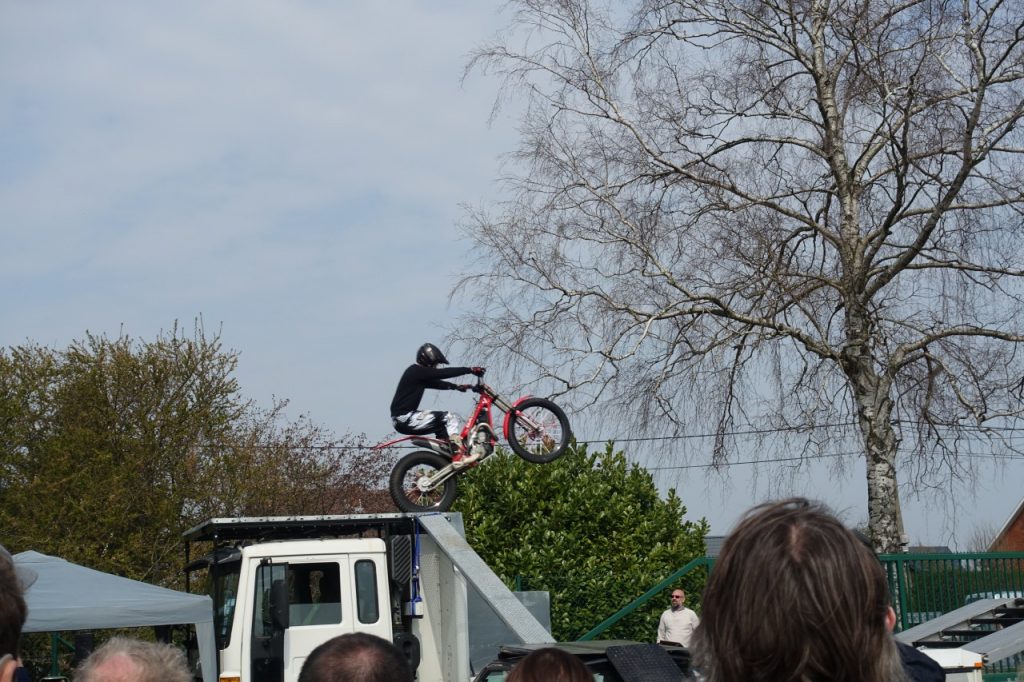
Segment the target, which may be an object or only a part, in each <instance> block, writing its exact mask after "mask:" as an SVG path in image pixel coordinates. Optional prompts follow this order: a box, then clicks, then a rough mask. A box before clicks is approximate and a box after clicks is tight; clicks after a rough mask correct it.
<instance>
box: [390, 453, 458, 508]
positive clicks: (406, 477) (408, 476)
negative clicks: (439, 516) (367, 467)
mask: <svg viewBox="0 0 1024 682" xmlns="http://www.w3.org/2000/svg"><path fill="white" fill-rule="evenodd" d="M449 463H450V462H449V461H448V460H447V459H445V458H444V457H442V456H441V455H437V454H434V453H433V452H428V451H426V450H418V451H416V452H412V453H410V454H408V455H406V456H405V457H403V458H402V459H400V460H398V464H396V465H395V468H394V469H392V470H391V480H390V483H389V486H388V488H389V490H390V491H391V499H392V500H393V501H394V503H395V506H397V507H398V508H399V509H401V510H402V511H404V512H411V513H415V512H439V511H448V510H449V509H451V506H452V503H454V502H455V495H456V494H457V493H458V490H457V488H456V485H455V478H456V477H455V476H451V477H450V478H448V479H447V480H446V481H445V482H444V483H442V484H441V485H439V486H438V487H436V488H434V489H433V490H430V491H426V492H424V491H421V490H419V489H418V488H417V487H416V482H417V481H418V480H419V478H420V477H421V476H424V475H431V474H433V473H435V472H437V471H439V470H441V469H443V468H445V467H446V466H448V464H449Z"/></svg>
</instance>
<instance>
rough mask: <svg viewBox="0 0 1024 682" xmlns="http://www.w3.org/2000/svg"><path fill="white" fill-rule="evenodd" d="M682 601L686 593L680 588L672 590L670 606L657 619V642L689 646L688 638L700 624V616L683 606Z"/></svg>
mask: <svg viewBox="0 0 1024 682" xmlns="http://www.w3.org/2000/svg"><path fill="white" fill-rule="evenodd" d="M684 603H686V593H685V592H683V591H682V590H680V589H675V590H673V591H672V606H671V608H669V609H667V610H666V611H665V613H663V614H661V620H660V621H658V644H668V645H674V646H685V647H688V646H690V638H691V637H693V631H694V630H696V629H697V625H699V624H700V618H698V617H697V614H696V613H694V612H693V609H688V608H686V607H685V606H683V604H684Z"/></svg>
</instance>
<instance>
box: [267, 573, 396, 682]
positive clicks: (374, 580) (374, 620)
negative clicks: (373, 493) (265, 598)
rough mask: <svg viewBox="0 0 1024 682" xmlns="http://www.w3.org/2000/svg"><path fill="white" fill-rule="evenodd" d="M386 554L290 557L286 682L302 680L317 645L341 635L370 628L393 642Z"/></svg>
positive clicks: (285, 654)
mask: <svg viewBox="0 0 1024 682" xmlns="http://www.w3.org/2000/svg"><path fill="white" fill-rule="evenodd" d="M382 557H383V555H365V556H363V555H358V554H354V555H349V556H345V557H337V558H331V559H330V560H323V559H316V560H310V561H309V562H300V561H297V560H295V559H292V560H291V561H290V563H289V564H288V573H289V587H290V591H289V594H290V598H291V603H290V607H289V611H290V618H289V621H290V624H289V627H288V630H287V632H286V633H285V640H284V679H285V680H286V682H294V680H297V679H298V677H299V672H301V670H302V666H303V664H304V663H305V662H306V659H307V658H308V657H309V654H310V653H311V652H312V651H313V649H315V648H316V647H318V646H320V644H322V643H324V642H326V641H327V640H329V639H331V638H332V637H336V636H337V635H340V634H344V633H348V632H366V633H369V634H372V635H377V636H378V637H382V638H384V639H387V640H388V641H391V621H390V613H389V612H388V602H387V599H386V595H387V593H386V573H383V571H384V570H386V569H385V568H384V562H383V559H382ZM382 587H384V591H382V589H381V588H382Z"/></svg>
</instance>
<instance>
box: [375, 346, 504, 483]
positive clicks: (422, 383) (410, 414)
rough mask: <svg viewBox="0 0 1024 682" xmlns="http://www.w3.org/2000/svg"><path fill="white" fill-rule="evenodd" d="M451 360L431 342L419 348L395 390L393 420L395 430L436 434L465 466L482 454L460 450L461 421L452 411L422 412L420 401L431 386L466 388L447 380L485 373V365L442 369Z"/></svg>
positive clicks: (454, 461)
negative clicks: (413, 360)
mask: <svg viewBox="0 0 1024 682" xmlns="http://www.w3.org/2000/svg"><path fill="white" fill-rule="evenodd" d="M447 364H448V359H447V358H446V357H445V356H444V353H442V352H441V349H440V348H438V347H437V346H435V345H434V344H432V343H425V344H423V345H422V346H420V348H419V350H418V351H416V364H413V365H409V367H408V368H407V369H406V370H405V372H403V373H402V378H401V379H399V380H398V388H396V389H395V397H394V398H393V399H392V400H391V422H392V423H393V424H394V426H395V430H396V431H398V432H399V433H403V434H406V435H422V434H428V433H433V434H434V435H435V437H436V438H437V439H438V440H440V441H441V442H442V443H446V444H447V446H448V449H449V450H450V451H451V454H452V455H453V457H452V462H453V463H455V464H456V465H460V466H464V465H466V464H469V463H471V462H472V461H473V460H476V459H478V458H479V456H476V457H473V456H466V457H463V456H462V455H461V453H460V452H459V450H460V440H461V439H460V438H459V420H458V418H457V417H456V416H455V415H454V414H452V413H451V412H442V411H421V410H420V409H419V407H420V401H421V400H423V392H424V391H425V390H426V389H428V388H432V389H435V390H438V391H451V390H455V391H466V390H467V389H469V386H468V385H465V384H453V383H451V382H449V381H445V379H451V378H453V377H458V376H462V375H464V374H473V375H475V376H478V377H482V376H483V375H484V371H485V370H484V368H483V367H448V368H447V369H442V368H440V367H438V365H447Z"/></svg>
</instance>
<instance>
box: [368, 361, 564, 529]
mask: <svg viewBox="0 0 1024 682" xmlns="http://www.w3.org/2000/svg"><path fill="white" fill-rule="evenodd" d="M470 389H471V390H472V391H473V392H475V393H477V394H479V396H480V397H479V399H478V400H477V403H476V409H475V410H474V411H473V416H472V417H470V418H469V420H467V421H466V425H465V426H464V427H463V428H462V433H461V434H460V435H461V437H462V446H461V447H460V448H459V452H458V454H459V455H460V456H461V458H462V459H470V460H472V462H471V463H470V464H461V463H455V462H453V457H452V453H451V451H450V450H449V449H448V446H447V443H445V442H444V441H440V440H437V439H436V438H432V437H429V436H425V435H418V436H403V437H402V438H398V439H396V440H392V441H388V442H387V443H381V444H380V445H378V446H376V447H375V448H374V449H375V450H382V449H384V448H387V447H391V446H392V445H397V444H398V443H404V442H406V441H409V442H410V443H412V445H415V446H417V447H421V448H427V449H426V450H416V451H415V452H411V453H409V454H408V455H406V456H405V457H402V459H400V460H399V461H398V464H396V465H395V468H394V469H392V470H391V481H390V486H389V487H390V490H391V498H392V499H393V500H394V501H395V504H396V505H397V506H398V508H399V509H401V510H402V511H404V512H428V511H431V512H432V511H447V510H448V509H450V508H451V506H452V503H453V502H454V501H455V495H456V493H457V492H458V491H457V489H456V478H457V477H458V476H460V475H461V474H463V473H465V472H466V471H468V470H469V469H471V468H473V467H474V466H476V465H477V464H478V463H479V462H481V461H483V460H484V459H485V458H486V457H488V456H489V455H491V454H492V453H493V452H494V446H495V445H496V444H497V443H498V435H497V433H496V432H495V430H494V422H493V421H492V419H491V408H493V407H497V408H498V409H499V410H501V411H502V412H504V413H505V420H504V423H503V425H502V434H503V436H504V438H505V441H506V442H508V445H509V447H510V448H512V452H514V453H516V454H517V455H519V456H520V457H522V458H523V459H525V460H526V461H527V462H533V463H534V464H546V463H547V462H551V461H554V460H555V459H558V458H559V457H561V456H562V454H563V453H564V452H565V449H566V448H567V447H568V446H569V441H570V440H571V439H572V432H571V431H570V429H569V420H568V418H566V416H565V412H563V411H562V408H560V407H558V405H555V404H554V403H553V402H551V401H550V400H547V399H546V398H533V397H524V398H520V399H519V400H517V401H516V402H514V403H509V402H508V401H506V400H505V399H504V398H502V397H501V396H499V395H498V394H497V393H496V392H495V391H494V389H493V388H491V387H490V386H488V385H487V384H485V383H483V382H482V381H480V379H479V378H478V379H477V383H476V385H475V386H471V387H470ZM455 459H459V458H455Z"/></svg>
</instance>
